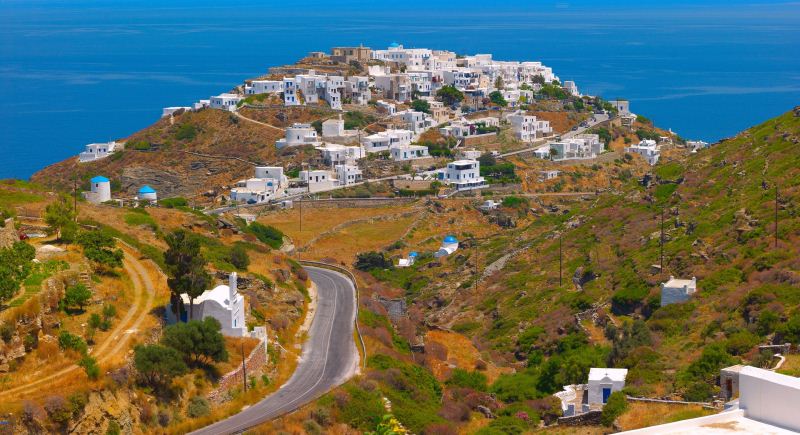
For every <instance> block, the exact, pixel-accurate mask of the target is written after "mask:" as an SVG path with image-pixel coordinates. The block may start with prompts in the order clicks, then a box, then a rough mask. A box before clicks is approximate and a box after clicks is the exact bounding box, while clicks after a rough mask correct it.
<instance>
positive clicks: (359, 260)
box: [354, 251, 393, 272]
mask: <svg viewBox="0 0 800 435" xmlns="http://www.w3.org/2000/svg"><path fill="white" fill-rule="evenodd" d="M354 267H355V268H356V269H358V270H363V271H365V272H368V271H370V270H372V269H391V268H392V267H393V265H392V260H390V259H388V258H386V255H384V253H383V252H375V251H369V252H361V253H359V254H358V256H357V257H356V262H355V264H354Z"/></svg>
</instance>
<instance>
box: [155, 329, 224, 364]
mask: <svg viewBox="0 0 800 435" xmlns="http://www.w3.org/2000/svg"><path fill="white" fill-rule="evenodd" d="M220 329H221V326H220V324H219V321H218V320H217V319H215V318H213V317H206V318H205V319H203V320H191V321H189V322H188V323H177V324H175V325H170V326H168V327H167V328H166V329H165V330H164V337H163V338H162V339H161V343H162V344H164V345H165V346H169V347H171V348H173V349H175V350H177V351H178V352H180V353H181V355H183V357H184V358H185V359H187V360H189V362H191V363H193V364H199V363H210V362H212V361H227V360H228V351H227V350H226V349H225V338H224V337H223V336H222V333H221V332H220Z"/></svg>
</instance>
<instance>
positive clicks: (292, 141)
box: [275, 122, 319, 149]
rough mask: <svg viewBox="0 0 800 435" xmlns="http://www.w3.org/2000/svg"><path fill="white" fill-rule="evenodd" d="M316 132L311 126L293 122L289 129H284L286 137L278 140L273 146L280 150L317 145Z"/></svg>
mask: <svg viewBox="0 0 800 435" xmlns="http://www.w3.org/2000/svg"><path fill="white" fill-rule="evenodd" d="M317 139H318V138H317V130H315V129H314V127H312V126H311V124H301V123H299V122H295V123H294V125H292V126H291V127H287V128H286V136H285V137H284V138H281V139H278V141H277V142H275V146H276V147H278V148H279V149H280V148H283V147H288V146H298V145H314V146H316V145H318V144H319V142H318V141H317Z"/></svg>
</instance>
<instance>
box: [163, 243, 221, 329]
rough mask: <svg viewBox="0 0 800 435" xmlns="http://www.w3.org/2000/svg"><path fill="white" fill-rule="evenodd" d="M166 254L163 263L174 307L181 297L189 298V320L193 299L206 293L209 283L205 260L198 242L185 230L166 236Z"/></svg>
mask: <svg viewBox="0 0 800 435" xmlns="http://www.w3.org/2000/svg"><path fill="white" fill-rule="evenodd" d="M166 242H167V246H169V249H167V252H166V253H165V254H164V262H165V263H166V265H167V271H168V272H169V278H168V279H167V285H168V286H169V289H170V291H171V292H172V297H173V301H175V304H174V306H175V307H177V306H178V303H179V301H181V295H182V294H184V293H186V294H187V295H188V296H189V318H190V319H191V318H192V316H193V311H194V310H193V308H194V299H195V298H196V297H198V296H200V295H201V294H203V292H205V291H206V289H207V288H208V286H209V284H210V283H211V275H209V274H208V272H207V271H206V269H205V266H206V260H205V258H203V256H202V255H201V253H200V241H199V240H198V239H197V238H196V237H192V236H191V235H190V234H189V233H187V232H186V231H185V230H176V231H173V232H172V233H170V234H167V236H166Z"/></svg>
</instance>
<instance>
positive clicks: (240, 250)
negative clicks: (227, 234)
mask: <svg viewBox="0 0 800 435" xmlns="http://www.w3.org/2000/svg"><path fill="white" fill-rule="evenodd" d="M230 260H231V264H232V265H234V266H235V267H236V268H237V269H239V270H246V269H247V266H249V265H250V257H249V256H248V255H247V249H245V248H244V246H242V245H240V244H236V245H233V248H231V258H230Z"/></svg>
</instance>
